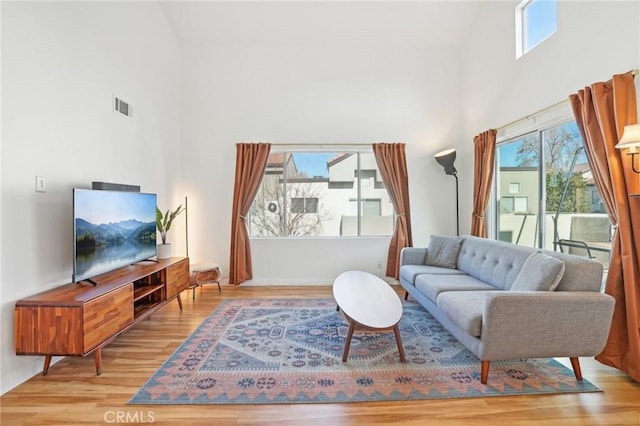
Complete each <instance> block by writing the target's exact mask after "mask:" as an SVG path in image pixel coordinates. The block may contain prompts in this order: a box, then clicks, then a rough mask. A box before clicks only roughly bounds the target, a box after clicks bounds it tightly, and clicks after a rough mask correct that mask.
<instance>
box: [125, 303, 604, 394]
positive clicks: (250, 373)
mask: <svg viewBox="0 0 640 426" xmlns="http://www.w3.org/2000/svg"><path fill="white" fill-rule="evenodd" d="M403 303H404V314H403V316H402V320H401V321H400V334H401V335H402V341H403V347H404V350H405V356H406V362H405V363H401V362H400V358H399V355H398V348H397V346H396V342H395V338H394V335H393V333H368V334H365V333H363V332H356V333H355V334H354V335H353V340H352V342H351V349H350V351H349V358H348V360H347V362H346V363H342V362H341V357H342V351H343V348H344V340H345V336H346V334H347V323H346V321H345V319H344V317H343V316H342V314H341V313H340V312H336V304H335V302H334V301H333V299H286V300H278V299H260V300H256V299H236V300H233V299H228V300H226V301H224V302H223V303H222V304H221V305H220V306H219V307H218V308H217V309H216V310H215V311H214V312H213V313H211V315H210V316H209V317H208V318H207V319H205V320H204V322H203V323H202V324H201V325H200V326H199V327H198V328H197V330H195V331H194V332H193V334H192V335H191V336H189V338H188V339H187V341H186V342H184V343H183V344H182V345H181V346H180V347H179V348H178V349H177V350H176V351H175V352H174V354H173V355H172V356H171V357H170V358H169V359H168V360H167V361H166V362H165V363H164V364H163V365H162V366H161V367H160V369H158V371H157V372H156V373H155V374H154V375H153V376H152V377H151V378H150V379H149V380H148V381H147V383H146V384H145V385H144V386H143V387H142V388H141V389H140V390H139V391H138V392H137V393H136V394H135V395H134V396H133V398H131V400H130V401H129V403H130V404H291V403H331V402H356V401H385V400H387V401H389V400H410V399H441V398H466V397H484V396H500V395H524V394H547V393H562V392H596V391H599V389H598V388H597V387H596V386H594V385H593V384H592V383H590V382H589V381H587V380H583V381H582V382H580V381H578V380H576V379H575V377H574V375H573V371H572V370H571V369H569V368H567V367H565V366H564V365H562V364H560V363H559V362H557V361H555V360H553V359H528V360H515V361H494V362H492V363H491V370H490V372H489V381H488V383H487V385H482V384H481V383H480V362H479V361H478V359H477V358H476V357H475V356H474V355H473V354H472V353H470V352H469V351H468V350H467V349H466V348H465V347H464V346H462V345H461V344H460V343H459V342H458V341H457V340H456V339H455V338H454V337H453V336H452V335H451V334H449V333H448V332H447V331H446V330H445V329H444V328H443V327H442V326H441V325H440V324H439V323H438V321H436V320H435V319H434V318H433V317H432V316H431V315H430V314H429V313H428V312H427V311H425V310H424V309H423V308H422V307H421V306H420V305H418V304H417V303H414V302H403Z"/></svg>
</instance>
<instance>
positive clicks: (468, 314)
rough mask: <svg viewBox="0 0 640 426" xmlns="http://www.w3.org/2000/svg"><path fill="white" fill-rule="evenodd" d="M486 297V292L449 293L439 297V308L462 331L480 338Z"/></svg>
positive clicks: (441, 294)
mask: <svg viewBox="0 0 640 426" xmlns="http://www.w3.org/2000/svg"><path fill="white" fill-rule="evenodd" d="M486 295H487V292H486V291H447V292H444V293H440V295H439V296H438V308H440V310H442V312H444V314H445V315H447V317H448V318H449V319H450V320H451V321H452V322H453V323H454V324H455V325H457V326H458V327H460V328H461V329H462V330H464V331H465V332H467V333H469V334H470V335H472V336H474V337H480V334H481V332H482V313H483V312H484V306H485V301H486Z"/></svg>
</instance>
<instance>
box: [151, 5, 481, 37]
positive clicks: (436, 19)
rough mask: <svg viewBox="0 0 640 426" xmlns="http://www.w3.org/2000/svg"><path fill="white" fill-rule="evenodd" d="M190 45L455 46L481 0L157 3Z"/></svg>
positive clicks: (465, 32)
mask: <svg viewBox="0 0 640 426" xmlns="http://www.w3.org/2000/svg"><path fill="white" fill-rule="evenodd" d="M160 3H161V5H162V7H163V9H164V11H165V14H166V16H167V19H168V21H169V23H170V24H171V26H172V27H173V30H174V32H175V35H176V37H177V38H178V40H179V42H180V43H181V45H183V46H191V45H233V46H237V45H263V46H264V45H266V46H269V45H345V46H347V45H369V44H371V45H378V46H379V45H391V46H401V45H407V46H447V47H448V46H458V45H460V44H462V43H463V42H464V41H465V38H466V35H467V34H468V30H469V27H470V25H471V24H472V23H473V18H474V16H475V15H476V14H477V13H478V10H479V8H480V6H481V4H482V2H481V1H455V0H442V1H411V2H403V1H393V0H391V1H378V2H369V1H300V0H297V1H253V2H247V1H160Z"/></svg>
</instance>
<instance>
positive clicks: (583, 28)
mask: <svg viewBox="0 0 640 426" xmlns="http://www.w3.org/2000/svg"><path fill="white" fill-rule="evenodd" d="M518 3H519V0H518V1H505V2H487V3H486V4H485V5H484V7H483V8H482V10H481V12H480V13H479V15H478V19H477V22H476V24H475V25H474V26H473V29H472V31H471V33H470V35H469V39H468V42H467V43H466V45H465V48H464V52H463V67H464V69H465V72H464V73H463V80H462V83H463V87H464V95H463V100H462V102H461V108H462V112H463V117H464V118H463V124H464V138H463V139H462V140H461V141H460V145H459V148H460V151H462V152H463V153H464V154H463V155H459V156H458V159H459V161H460V165H461V167H460V168H463V169H464V170H469V171H470V172H469V173H466V174H462V175H461V186H460V188H461V209H462V210H463V211H464V213H463V214H462V217H463V218H464V220H463V221H462V222H461V225H464V227H463V228H462V229H463V232H468V231H469V229H470V218H471V203H472V191H473V186H472V185H473V183H472V182H473V174H472V172H471V171H472V170H473V143H472V141H473V137H474V136H475V135H477V134H478V133H481V132H483V131H485V130H487V129H490V128H497V127H500V126H502V125H505V124H507V123H509V122H511V121H513V120H517V119H519V118H521V117H525V116H527V115H529V114H532V113H535V112H537V111H539V110H541V109H543V108H545V107H547V106H550V105H553V104H555V103H557V102H559V101H562V100H563V99H567V98H568V97H569V95H570V94H572V93H576V92H577V91H578V90H580V89H582V88H584V87H585V86H588V85H590V84H592V83H595V82H597V81H607V80H609V79H610V78H611V76H612V75H613V74H621V73H625V72H627V71H630V70H632V69H638V68H640V32H639V28H640V3H639V2H637V1H635V2H629V1H622V2H615V1H581V2H577V1H576V2H573V1H560V2H558V3H559V4H558V31H557V33H556V34H554V35H553V36H551V37H550V38H549V39H547V40H546V41H544V42H543V43H542V44H540V45H539V46H537V47H536V48H534V49H533V50H532V51H530V52H529V53H527V54H525V55H524V56H523V57H521V58H520V59H518V60H516V58H515V41H514V40H515V39H514V37H512V35H513V34H514V31H515V18H514V16H515V14H514V9H515V6H516V5H517V4H518ZM636 84H638V83H636Z"/></svg>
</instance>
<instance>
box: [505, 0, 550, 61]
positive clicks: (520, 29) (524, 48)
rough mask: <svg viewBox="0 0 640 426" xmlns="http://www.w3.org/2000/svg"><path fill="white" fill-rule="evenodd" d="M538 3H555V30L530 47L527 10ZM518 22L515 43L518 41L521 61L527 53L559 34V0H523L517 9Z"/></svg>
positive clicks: (517, 56)
mask: <svg viewBox="0 0 640 426" xmlns="http://www.w3.org/2000/svg"><path fill="white" fill-rule="evenodd" d="M536 1H548V2H551V1H553V2H554V4H555V20H556V23H555V28H554V29H553V31H551V32H550V33H548V34H546V35H545V36H544V37H542V38H541V39H540V40H538V41H537V42H536V43H535V44H533V45H531V46H528V43H527V41H528V40H527V39H528V28H529V25H530V23H529V21H528V19H527V8H528V7H529V6H531V5H532V4H533V3H535V2H536ZM515 15H516V22H515V30H516V33H515V39H516V40H515V41H516V59H520V58H521V57H522V56H524V55H525V54H526V53H528V52H530V51H532V50H533V49H535V48H536V47H538V46H540V45H541V44H542V43H543V42H544V41H545V40H547V39H548V38H550V37H551V36H552V35H554V34H555V33H557V32H558V1H557V0H522V1H521V2H520V3H519V4H518V5H517V6H516V8H515Z"/></svg>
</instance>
